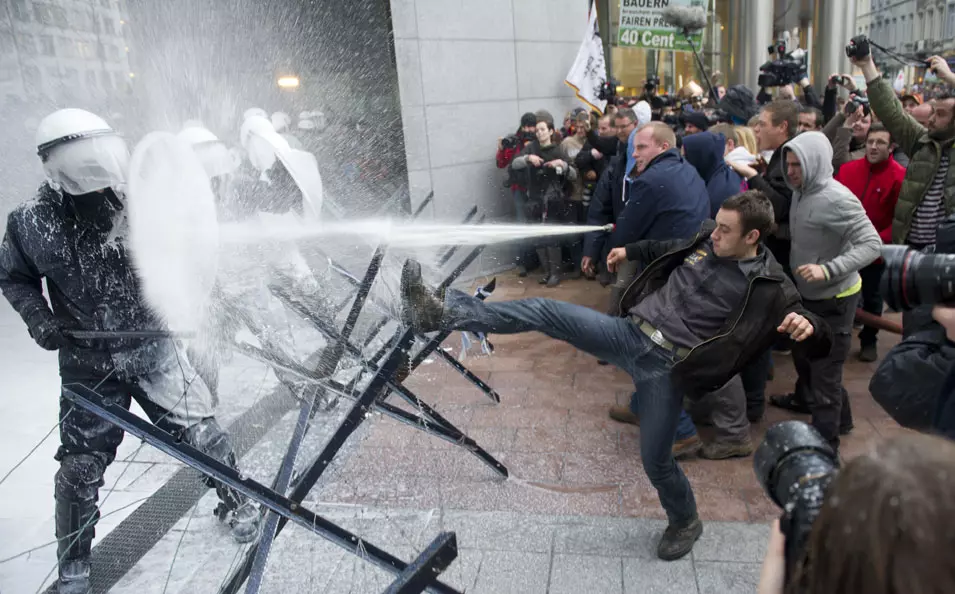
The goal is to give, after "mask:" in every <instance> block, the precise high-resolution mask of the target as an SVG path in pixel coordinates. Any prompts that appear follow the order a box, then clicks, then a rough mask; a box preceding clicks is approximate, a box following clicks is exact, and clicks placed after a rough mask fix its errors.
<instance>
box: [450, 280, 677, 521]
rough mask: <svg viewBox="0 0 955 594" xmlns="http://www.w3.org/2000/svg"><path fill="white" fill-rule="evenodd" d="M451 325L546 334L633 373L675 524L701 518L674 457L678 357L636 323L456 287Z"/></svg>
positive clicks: (644, 445) (649, 457)
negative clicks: (673, 372)
mask: <svg viewBox="0 0 955 594" xmlns="http://www.w3.org/2000/svg"><path fill="white" fill-rule="evenodd" d="M445 323H446V325H447V326H448V327H449V328H453V329H456V330H466V331H469V332H485V333H488V334H518V333H521V332H540V333H542V334H546V335H547V336H550V337H551V338H556V339H557V340H562V341H564V342H566V343H569V344H571V345H573V346H575V347H577V348H578V349H580V350H582V351H584V352H586V353H589V354H591V355H593V356H594V357H597V358H598V359H603V360H604V361H608V362H610V363H612V364H614V365H616V366H617V367H619V368H620V369H623V370H624V371H626V372H627V373H629V374H630V376H631V377H632V378H633V383H634V385H635V386H636V388H637V391H638V392H639V393H640V397H639V398H637V399H636V400H637V403H638V410H636V411H635V412H637V413H638V414H639V415H640V457H641V460H642V462H643V469H644V471H645V472H646V473H647V477H649V479H650V482H651V483H652V484H653V486H654V487H655V488H656V490H657V494H658V495H659V496H660V503H661V504H663V509H664V510H666V513H667V517H668V518H669V520H670V522H673V523H678V524H682V523H685V522H687V521H688V520H690V519H692V518H694V517H696V500H695V499H694V497H693V490H692V489H691V488H690V483H689V481H688V480H687V479H686V475H684V474H683V471H682V470H680V467H679V466H678V465H677V463H676V460H675V459H674V458H673V450H672V448H673V440H674V437H675V436H676V432H677V422H678V420H679V419H680V413H681V412H683V398H682V395H681V394H680V393H678V392H677V391H676V390H674V389H673V385H672V383H671V381H670V369H671V368H672V367H673V358H672V356H671V355H670V354H669V353H667V352H666V351H664V350H662V349H661V348H659V347H658V346H657V345H655V344H654V343H652V342H651V341H650V339H649V338H647V336H646V335H645V334H643V333H642V332H640V330H639V329H638V328H637V327H636V326H635V325H634V324H633V323H631V322H630V321H629V320H627V319H625V318H615V317H611V316H608V315H606V314H602V313H600V312H598V311H595V310H592V309H590V308H587V307H583V306H580V305H574V304H573V303H564V302H563V301H555V300H553V299H540V298H534V299H520V300H517V301H505V302H499V303H487V302H484V301H481V300H479V299H476V298H474V297H471V296H470V295H467V294H465V293H462V292H460V291H455V290H449V291H448V294H447V298H446V308H445ZM683 414H684V415H685V414H686V413H683ZM687 420H689V419H687Z"/></svg>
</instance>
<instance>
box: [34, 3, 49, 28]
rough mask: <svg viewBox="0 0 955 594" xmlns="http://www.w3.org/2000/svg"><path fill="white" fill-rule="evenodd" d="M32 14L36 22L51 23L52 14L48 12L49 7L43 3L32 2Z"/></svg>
mask: <svg viewBox="0 0 955 594" xmlns="http://www.w3.org/2000/svg"><path fill="white" fill-rule="evenodd" d="M33 16H34V17H35V18H36V21H37V22H38V23H41V24H43V25H52V24H53V15H52V13H50V7H49V6H46V5H45V4H34V5H33Z"/></svg>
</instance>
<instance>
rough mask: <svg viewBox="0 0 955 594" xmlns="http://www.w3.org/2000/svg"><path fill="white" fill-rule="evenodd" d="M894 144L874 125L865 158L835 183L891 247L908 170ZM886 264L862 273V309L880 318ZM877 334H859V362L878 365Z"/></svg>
mask: <svg viewBox="0 0 955 594" xmlns="http://www.w3.org/2000/svg"><path fill="white" fill-rule="evenodd" d="M894 150H895V144H893V142H892V135H891V134H890V133H889V131H888V130H886V129H885V127H884V126H883V125H882V124H872V127H870V128H869V133H868V135H867V136H866V139H865V157H863V158H861V159H857V160H855V161H850V162H848V163H846V164H845V165H843V166H842V167H841V168H840V169H839V174H838V175H836V179H837V180H838V181H840V182H842V184H843V185H844V186H845V187H847V188H849V190H851V191H852V193H853V194H855V195H856V196H858V198H859V200H861V201H862V206H863V207H864V208H865V212H866V214H867V215H869V220H870V221H872V224H873V225H874V226H875V228H876V231H878V232H879V235H880V236H881V237H882V241H883V243H892V216H893V215H894V213H895V203H896V202H898V200H899V190H900V189H901V188H902V179H903V178H904V177H905V167H902V166H901V165H899V164H898V163H897V162H896V160H895V158H894V157H893V156H892V151H894ZM883 270H885V261H884V260H882V258H879V259H878V260H876V261H875V262H873V263H872V264H869V265H868V266H866V267H865V268H863V269H862V270H860V271H859V276H861V277H862V309H863V310H865V311H867V312H869V313H871V314H875V315H877V316H881V315H882V294H881V292H880V291H879V282H880V280H881V279H882V271H883ZM877 332H878V330H876V329H875V328H871V327H869V326H865V327H864V328H863V329H862V331H861V332H859V342H860V343H861V346H862V348H861V349H860V350H859V360H860V361H870V362H871V361H875V360H876V359H877V358H878V356H879V353H878V351H877V350H876V346H875V345H876V333H877Z"/></svg>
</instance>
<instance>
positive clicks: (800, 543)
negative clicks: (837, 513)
mask: <svg viewBox="0 0 955 594" xmlns="http://www.w3.org/2000/svg"><path fill="white" fill-rule="evenodd" d="M838 466H839V461H838V457H837V456H836V453H835V452H834V451H833V450H832V448H831V447H829V444H828V443H827V442H826V440H825V439H823V437H822V436H821V435H819V433H818V432H817V431H816V430H815V429H813V428H812V427H810V426H809V425H807V424H806V423H803V422H802V421H783V422H782V423H777V424H776V425H773V426H772V427H770V428H769V430H768V431H766V438H765V439H764V440H763V443H761V444H759V447H758V448H756V453H755V454H754V455H753V470H754V471H755V472H756V478H757V479H758V480H759V482H760V484H761V485H762V486H763V489H765V490H766V494H767V495H769V498H770V499H772V500H773V503H775V504H776V505H778V506H779V507H780V508H782V510H783V515H782V518H781V519H780V522H779V527H780V529H781V530H782V532H783V535H785V537H786V545H785V556H786V575H787V578H788V576H791V575H793V569H794V568H795V567H796V564H797V563H798V562H799V560H801V559H802V557H803V556H804V555H805V553H806V545H807V544H808V542H809V535H810V533H811V532H812V525H813V522H815V521H816V518H817V517H819V512H820V511H821V510H822V506H823V504H824V503H825V500H826V492H827V491H828V489H829V484H830V483H831V482H832V480H833V479H834V478H835V476H836V473H837V469H838Z"/></svg>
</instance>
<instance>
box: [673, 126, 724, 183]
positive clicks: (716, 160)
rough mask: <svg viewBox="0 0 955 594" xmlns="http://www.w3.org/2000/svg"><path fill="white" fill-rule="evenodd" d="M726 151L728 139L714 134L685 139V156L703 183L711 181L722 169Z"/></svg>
mask: <svg viewBox="0 0 955 594" xmlns="http://www.w3.org/2000/svg"><path fill="white" fill-rule="evenodd" d="M725 150H726V137H725V136H723V135H722V134H714V133H712V132H699V133H697V134H690V135H689V136H684V137H683V154H684V155H685V156H686V160H687V161H689V162H690V165H692V166H693V167H695V168H696V170H697V172H698V173H699V174H700V177H702V178H703V181H707V182H708V181H710V178H711V177H713V174H714V173H716V171H717V170H718V169H719V168H720V164H723V163H725V162H724V161H723V153H724V152H725Z"/></svg>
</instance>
